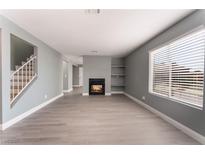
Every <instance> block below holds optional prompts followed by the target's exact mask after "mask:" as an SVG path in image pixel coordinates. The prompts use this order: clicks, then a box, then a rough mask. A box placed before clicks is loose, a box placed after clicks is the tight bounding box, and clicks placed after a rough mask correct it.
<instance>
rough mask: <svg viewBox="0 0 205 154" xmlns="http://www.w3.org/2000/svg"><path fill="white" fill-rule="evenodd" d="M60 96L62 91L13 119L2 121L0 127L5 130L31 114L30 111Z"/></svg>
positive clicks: (38, 108)
mask: <svg viewBox="0 0 205 154" xmlns="http://www.w3.org/2000/svg"><path fill="white" fill-rule="evenodd" d="M62 96H63V93H61V94H60V95H58V96H56V97H53V98H51V99H50V100H48V101H46V102H44V103H41V104H40V105H38V106H36V107H34V108H32V109H30V110H28V111H26V112H24V113H23V114H21V115H19V116H17V117H15V118H13V119H11V120H9V121H7V122H5V123H3V124H2V125H1V129H2V130H5V129H7V128H9V127H11V126H12V125H14V124H15V123H17V122H19V121H21V120H22V119H24V118H26V117H27V116H29V115H31V114H32V113H34V112H36V111H38V110H40V109H41V108H43V107H45V106H46V105H48V104H50V103H52V102H54V101H55V100H56V99H58V98H60V97H62Z"/></svg>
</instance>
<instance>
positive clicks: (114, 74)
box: [111, 74, 125, 76]
mask: <svg viewBox="0 0 205 154" xmlns="http://www.w3.org/2000/svg"><path fill="white" fill-rule="evenodd" d="M111 75H112V76H125V74H111Z"/></svg>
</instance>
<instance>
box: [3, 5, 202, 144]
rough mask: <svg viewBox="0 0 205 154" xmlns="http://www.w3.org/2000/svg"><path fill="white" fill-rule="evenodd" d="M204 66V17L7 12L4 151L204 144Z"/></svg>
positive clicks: (192, 12)
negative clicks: (28, 147) (21, 147)
mask: <svg viewBox="0 0 205 154" xmlns="http://www.w3.org/2000/svg"><path fill="white" fill-rule="evenodd" d="M91 8H92V7H91ZM204 66H205V9H86V8H85V9H1V10H0V72H1V73H0V81H1V82H0V144H1V145H203V144H205V103H204V100H205V99H204V98H205V97H204V94H205V91H204V81H205V80H204V76H205V74H204V70H205V68H204ZM202 147H203V146H202Z"/></svg>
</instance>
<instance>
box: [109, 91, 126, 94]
mask: <svg viewBox="0 0 205 154" xmlns="http://www.w3.org/2000/svg"><path fill="white" fill-rule="evenodd" d="M111 94H124V91H112V92H111Z"/></svg>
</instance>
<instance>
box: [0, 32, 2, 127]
mask: <svg viewBox="0 0 205 154" xmlns="http://www.w3.org/2000/svg"><path fill="white" fill-rule="evenodd" d="M1 48H2V45H1V29H0V125H1V123H2V78H1V77H2V70H1V67H2V65H1V64H2V58H1V52H2V50H1Z"/></svg>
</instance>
